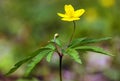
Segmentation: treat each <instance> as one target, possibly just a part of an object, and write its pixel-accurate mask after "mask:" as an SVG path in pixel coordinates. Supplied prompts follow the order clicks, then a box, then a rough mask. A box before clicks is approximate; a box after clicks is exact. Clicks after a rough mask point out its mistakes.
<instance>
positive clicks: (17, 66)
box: [6, 48, 49, 75]
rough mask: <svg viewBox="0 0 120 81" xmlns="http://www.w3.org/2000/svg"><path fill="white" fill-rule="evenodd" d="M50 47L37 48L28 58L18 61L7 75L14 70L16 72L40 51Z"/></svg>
mask: <svg viewBox="0 0 120 81" xmlns="http://www.w3.org/2000/svg"><path fill="white" fill-rule="evenodd" d="M48 49H49V48H41V49H38V50H36V51H35V52H33V53H32V54H31V56H28V57H27V58H24V59H22V60H21V61H19V62H17V63H16V64H15V65H14V66H13V68H11V69H10V71H9V72H8V73H6V75H9V74H11V73H13V72H15V71H16V70H17V69H18V68H19V67H20V66H21V65H22V64H24V63H26V62H28V61H29V60H31V59H32V58H34V57H35V56H36V55H37V54H38V53H39V52H41V51H43V50H48Z"/></svg>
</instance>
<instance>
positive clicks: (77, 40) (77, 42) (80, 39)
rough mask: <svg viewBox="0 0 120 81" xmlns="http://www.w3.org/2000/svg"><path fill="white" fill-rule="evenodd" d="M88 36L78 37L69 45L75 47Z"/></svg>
mask: <svg viewBox="0 0 120 81" xmlns="http://www.w3.org/2000/svg"><path fill="white" fill-rule="evenodd" d="M85 39H86V38H78V39H75V40H73V41H72V42H71V43H70V45H69V46H68V47H74V46H76V45H78V44H80V43H81V42H82V41H84V40H85Z"/></svg>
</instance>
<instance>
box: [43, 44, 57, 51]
mask: <svg viewBox="0 0 120 81" xmlns="http://www.w3.org/2000/svg"><path fill="white" fill-rule="evenodd" d="M44 48H49V49H51V50H55V46H54V45H53V44H48V45H46V46H45V47H44Z"/></svg>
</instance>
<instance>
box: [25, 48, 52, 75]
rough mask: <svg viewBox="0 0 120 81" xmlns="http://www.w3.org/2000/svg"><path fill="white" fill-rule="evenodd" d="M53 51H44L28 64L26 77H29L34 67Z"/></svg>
mask: <svg viewBox="0 0 120 81" xmlns="http://www.w3.org/2000/svg"><path fill="white" fill-rule="evenodd" d="M50 51H51V50H44V51H42V52H40V53H39V54H38V55H37V56H35V57H34V58H33V59H32V60H31V62H30V63H28V68H27V69H26V72H25V76H28V75H29V74H30V72H31V71H32V70H33V69H34V67H35V66H36V65H37V64H38V63H39V62H40V61H41V60H42V58H44V57H45V56H46V55H47V54H48V53H49V52H50Z"/></svg>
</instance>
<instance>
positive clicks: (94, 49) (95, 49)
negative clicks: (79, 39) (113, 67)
mask: <svg viewBox="0 0 120 81" xmlns="http://www.w3.org/2000/svg"><path fill="white" fill-rule="evenodd" d="M75 49H76V50H82V51H93V52H97V53H101V54H105V55H110V56H113V55H112V54H110V53H108V52H106V51H105V50H104V49H102V48H100V47H96V46H79V47H76V48H75Z"/></svg>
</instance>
